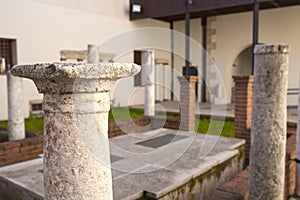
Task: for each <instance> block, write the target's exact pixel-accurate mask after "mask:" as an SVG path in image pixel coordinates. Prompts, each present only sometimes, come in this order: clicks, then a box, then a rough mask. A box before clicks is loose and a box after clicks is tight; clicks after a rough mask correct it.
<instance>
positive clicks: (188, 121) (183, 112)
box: [178, 76, 198, 132]
mask: <svg viewBox="0 0 300 200" xmlns="http://www.w3.org/2000/svg"><path fill="white" fill-rule="evenodd" d="M178 80H179V82H180V118H181V120H180V127H179V129H180V130H183V131H192V132H194V131H195V99H196V95H195V87H196V82H197V80H198V76H180V77H178Z"/></svg>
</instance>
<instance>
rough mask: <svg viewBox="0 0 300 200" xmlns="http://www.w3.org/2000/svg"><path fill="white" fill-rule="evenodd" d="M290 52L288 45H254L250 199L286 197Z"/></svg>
mask: <svg viewBox="0 0 300 200" xmlns="http://www.w3.org/2000/svg"><path fill="white" fill-rule="evenodd" d="M288 53H289V48H288V46H286V45H257V46H256V47H255V49H254V54H255V71H254V97H253V115H252V126H251V140H252V141H251V142H252V147H251V150H250V178H249V183H250V184H249V199H273V200H275V199H278V200H279V199H280V200H282V199H283V196H284V177H285V153H286V149H285V147H286V122H287V100H286V99H287V97H286V94H287V83H288V79H287V78H288Z"/></svg>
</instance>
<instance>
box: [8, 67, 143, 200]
mask: <svg viewBox="0 0 300 200" xmlns="http://www.w3.org/2000/svg"><path fill="white" fill-rule="evenodd" d="M139 69H140V67H139V66H137V65H134V64H109V65H107V66H104V65H100V64H82V63H79V64H68V63H65V64H62V63H53V64H34V65H18V66H15V67H14V68H13V69H12V73H13V74H14V75H16V76H22V77H26V78H31V79H32V80H34V82H35V84H36V86H37V88H38V90H39V92H41V93H44V101H43V110H44V112H45V130H44V133H45V136H44V138H45V142H44V187H45V190H44V191H45V199H74V200H75V199H76V200H86V199H103V200H107V199H112V198H113V194H112V177H111V165H110V153H109V142H108V134H107V133H108V111H109V109H110V100H109V93H108V92H109V90H110V89H111V87H112V86H113V85H114V83H115V81H116V80H117V79H120V78H122V77H126V76H132V75H134V74H136V73H137V72H138V71H139Z"/></svg>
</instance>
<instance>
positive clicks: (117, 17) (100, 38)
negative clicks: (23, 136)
mask: <svg viewBox="0 0 300 200" xmlns="http://www.w3.org/2000/svg"><path fill="white" fill-rule="evenodd" d="M129 10H130V8H129V1H127V0H111V1H104V0H89V1H86V0H77V1H72V0H65V1H58V0H10V1H6V0H0V17H1V20H0V25H1V29H0V38H1V39H5V40H6V39H9V40H14V41H15V42H16V55H17V61H18V63H20V64H21V63H22V64H24V63H35V62H59V61H60V59H61V56H60V52H61V51H62V50H85V49H86V48H87V45H88V44H96V45H99V46H100V48H99V49H100V51H101V50H102V49H101V47H102V46H101V44H104V43H105V42H106V41H109V40H110V39H111V38H114V37H116V38H118V35H122V34H124V35H126V33H128V32H132V34H131V35H130V38H128V40H125V41H124V40H121V41H120V42H119V43H118V44H115V45H114V46H113V47H112V48H115V49H116V48H117V49H118V48H119V47H118V45H119V46H120V49H121V47H122V46H125V45H128V46H129V47H131V44H133V43H134V42H135V41H136V40H144V39H145V38H147V39H148V40H149V41H152V42H153V44H155V45H153V46H152V47H158V48H159V47H161V46H160V45H162V46H165V47H166V49H156V50H155V58H156V60H157V66H158V69H157V72H156V82H159V83H161V85H165V86H167V89H166V88H165V89H163V87H160V86H156V90H157V91H156V100H170V98H171V97H170V93H171V91H170V90H171V88H172V87H171V84H172V77H171V75H170V74H171V71H170V68H169V67H166V66H170V52H168V49H169V47H170V45H171V44H170V35H167V36H166V37H165V36H162V37H159V36H158V35H151V34H149V35H147V34H145V35H142V36H139V35H138V33H139V30H140V29H141V28H149V27H153V28H163V30H165V31H168V29H169V24H168V23H166V22H163V21H158V20H153V19H143V20H136V21H130V20H129ZM299 18H300V6H291V7H284V8H277V9H269V10H262V11H260V19H259V43H266V44H270V43H284V44H288V45H290V49H291V52H290V69H289V86H288V87H289V89H290V91H298V90H297V89H298V88H299V85H298V84H299V73H300V66H299V64H298V63H299V62H300V58H299V56H298V55H300V39H299V35H300V26H299V22H298V19H299ZM207 28H208V35H207V37H208V40H207V41H208V43H207V52H208V54H209V56H210V59H212V61H213V62H214V63H215V65H216V66H217V70H212V71H209V70H208V72H207V84H208V85H210V87H212V88H219V90H224V91H222V92H217V94H215V96H214V97H213V98H211V99H210V100H211V101H212V102H213V103H219V104H225V103H231V99H232V87H234V85H233V81H232V76H233V75H249V74H251V45H252V12H244V13H237V14H227V15H219V16H215V17H209V18H208V24H207ZM136 30H138V31H136ZM174 30H175V31H178V32H180V33H184V21H176V22H174ZM165 31H163V32H165ZM201 32H202V26H201V19H200V18H199V19H192V20H191V38H192V39H193V41H194V43H196V44H199V45H201V41H202V36H201ZM120 38H122V37H120ZM116 41H118V40H117V39H116ZM176 41H178V40H176V39H175V43H174V49H175V50H176V49H177V50H176V52H184V45H183V44H182V43H181V42H176ZM179 41H181V40H179ZM156 44H157V45H156ZM104 46H105V45H104ZM132 48H134V49H132ZM132 48H129V49H128V51H126V52H125V50H124V52H111V51H110V50H109V48H107V49H105V48H104V47H103V51H104V53H112V54H114V55H116V58H115V59H114V61H115V62H134V60H135V59H134V50H139V48H147V46H145V45H144V46H143V45H142V44H141V45H140V44H137V45H136V46H135V45H132ZM149 48H151V46H150V47H149ZM124 49H126V48H124ZM196 49H197V48H196ZM193 50H194V49H193V46H191V61H192V64H195V65H196V66H198V67H199V68H198V69H199V71H201V70H202V69H201V59H199V58H200V57H201V53H199V52H197V51H193ZM1 51H2V52H3V51H4V50H1V49H0V53H1ZM183 54H184V53H183ZM0 55H1V54H0ZM212 61H211V62H212ZM183 65H184V59H183V58H182V55H181V53H178V55H175V63H174V66H175V71H176V72H178V73H175V74H174V77H173V80H174V81H173V82H174V83H173V84H174V85H173V90H175V93H177V94H178V93H179V91H178V90H179V83H178V81H177V78H176V76H178V75H180V73H181V68H182V66H183ZM163 66H164V67H163ZM216 73H218V74H219V76H220V77H221V79H222V81H221V82H220V81H219V82H218V81H217V82H216V81H215V79H216ZM200 84H201V78H199V86H198V94H199V95H200V93H201V86H200ZM218 84H223V86H224V87H223V86H222V87H221V86H219V85H218ZM119 85H120V86H122V87H118V86H117V87H116V88H115V90H114V92H113V94H112V99H113V104H115V105H114V106H125V105H132V104H142V103H143V102H144V99H143V98H144V95H143V92H144V90H143V87H140V86H138V85H135V81H134V78H128V79H124V80H122V81H121V82H119ZM169 88H170V89H169ZM0 89H1V92H0V99H1V102H0V105H1V108H0V120H6V119H7V85H6V75H5V74H1V75H0ZM224 94H226V95H224ZM23 99H24V102H23V107H24V117H29V116H30V113H31V112H32V111H34V110H35V109H39V108H38V107H39V105H40V103H41V100H42V95H41V94H39V93H38V91H37V89H36V87H35V86H34V84H33V82H32V81H30V80H27V79H23ZM175 100H176V97H175ZM20 103H21V102H20ZM288 105H289V106H296V105H297V95H296V94H294V93H293V92H291V94H290V95H288Z"/></svg>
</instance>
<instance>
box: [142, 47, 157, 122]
mask: <svg viewBox="0 0 300 200" xmlns="http://www.w3.org/2000/svg"><path fill="white" fill-rule="evenodd" d="M154 65H155V60H154V52H153V51H151V50H148V51H143V52H142V68H143V70H142V80H143V85H144V86H145V104H144V115H145V116H154V115H155V85H154V68H155V66H154Z"/></svg>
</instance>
